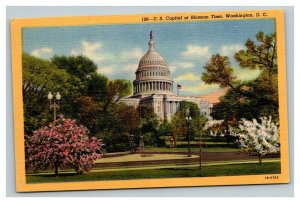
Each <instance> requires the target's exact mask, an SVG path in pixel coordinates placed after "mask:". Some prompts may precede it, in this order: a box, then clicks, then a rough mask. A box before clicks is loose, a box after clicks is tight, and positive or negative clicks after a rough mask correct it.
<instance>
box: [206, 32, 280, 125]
mask: <svg viewBox="0 0 300 203" xmlns="http://www.w3.org/2000/svg"><path fill="white" fill-rule="evenodd" d="M256 39H257V41H256V42H254V41H253V40H251V39H248V40H247V42H246V43H245V46H246V50H240V51H239V52H237V53H236V54H235V59H236V60H237V61H238V62H239V65H240V66H241V67H242V68H249V69H250V70H249V71H251V70H252V69H257V68H259V69H260V70H261V73H260V75H259V77H258V78H256V79H254V80H252V81H240V80H238V79H237V78H236V77H235V76H234V69H233V68H232V67H231V66H230V62H229V58H228V57H227V56H220V55H219V54H216V55H213V56H212V57H211V59H210V61H209V62H208V63H207V64H206V65H205V67H204V69H205V71H204V73H203V74H202V77H201V78H202V80H203V81H204V82H205V83H207V84H218V85H220V87H227V88H229V90H228V91H227V93H226V95H225V96H224V97H223V98H222V99H221V100H220V104H219V106H218V107H215V108H214V113H213V117H214V118H216V119H223V120H224V121H225V123H228V122H235V121H236V120H239V119H241V118H247V119H252V118H259V117H262V116H267V117H268V116H269V115H272V117H273V118H274V119H277V118H278V85H277V84H278V81H277V77H278V76H277V55H276V34H270V35H265V34H264V33H263V32H260V33H258V34H257V35H256Z"/></svg>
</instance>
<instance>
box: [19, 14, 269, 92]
mask: <svg viewBox="0 0 300 203" xmlns="http://www.w3.org/2000/svg"><path fill="white" fill-rule="evenodd" d="M151 30H153V36H154V39H155V41H156V50H157V51H158V52H159V53H160V54H161V55H162V56H163V57H164V58H165V59H166V61H167V64H168V66H169V68H170V70H171V76H172V78H173V80H174V82H175V83H179V84H181V85H183V87H184V89H183V90H182V91H181V95H202V94H207V93H210V92H214V91H217V90H218V89H219V88H218V86H217V85H206V84H204V82H203V81H201V73H202V72H203V66H204V65H205V63H206V62H207V61H208V60H209V59H210V56H211V55H212V54H215V53H219V54H222V55H227V56H229V57H231V63H232V66H233V67H234V68H235V74H236V75H237V77H238V78H240V79H242V80H250V79H254V78H255V77H257V76H258V74H259V71H257V70H248V69H241V68H239V67H238V64H237V63H236V62H235V61H234V59H233V55H234V53H235V52H236V51H238V50H240V49H243V48H244V43H245V41H246V40H247V39H248V38H251V39H255V35H256V34H257V33H258V32H259V31H263V32H265V33H268V34H269V33H272V32H274V30H275V21H274V20H272V19H264V20H236V21H205V22H182V23H151V24H127V25H124V24H123V25H122V24H120V25H94V26H76V27H45V28H44V27H41V28H26V29H24V30H23V51H25V52H27V53H29V54H32V55H34V56H37V57H40V58H45V59H49V58H51V57H52V56H53V55H54V54H57V55H62V54H64V55H72V54H73V55H77V54H83V55H86V56H88V57H89V58H91V59H92V60H93V61H94V62H95V63H96V64H97V65H98V71H99V72H100V73H103V74H105V75H107V76H108V77H109V78H110V79H116V78H125V79H128V80H131V81H132V80H134V78H135V74H134V72H135V70H136V69H137V68H138V62H139V60H140V58H141V57H142V56H143V55H144V54H145V53H146V52H147V50H148V41H149V32H150V31H151Z"/></svg>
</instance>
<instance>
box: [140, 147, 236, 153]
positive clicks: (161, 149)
mask: <svg viewBox="0 0 300 203" xmlns="http://www.w3.org/2000/svg"><path fill="white" fill-rule="evenodd" d="M191 151H192V152H199V148H195V147H193V148H191ZM239 151H241V149H239V148H230V147H212V148H202V152H239ZM145 152H187V148H166V147H146V148H145Z"/></svg>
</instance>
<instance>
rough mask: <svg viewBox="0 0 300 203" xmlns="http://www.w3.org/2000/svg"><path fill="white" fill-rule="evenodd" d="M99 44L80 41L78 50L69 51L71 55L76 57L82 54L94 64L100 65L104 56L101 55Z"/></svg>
mask: <svg viewBox="0 0 300 203" xmlns="http://www.w3.org/2000/svg"><path fill="white" fill-rule="evenodd" d="M102 46H103V45H102V43H101V42H89V41H85V40H82V41H81V44H80V48H79V49H73V50H71V54H73V55H78V54H82V55H85V56H87V57H88V58H90V59H91V60H93V61H94V62H95V63H98V64H99V63H100V62H102V61H103V60H105V55H103V53H101V48H102Z"/></svg>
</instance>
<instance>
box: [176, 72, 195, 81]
mask: <svg viewBox="0 0 300 203" xmlns="http://www.w3.org/2000/svg"><path fill="white" fill-rule="evenodd" d="M174 80H175V81H184V80H187V81H197V80H200V76H197V75H195V74H194V73H186V74H183V75H180V76H178V77H176V78H175V79H174Z"/></svg>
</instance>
